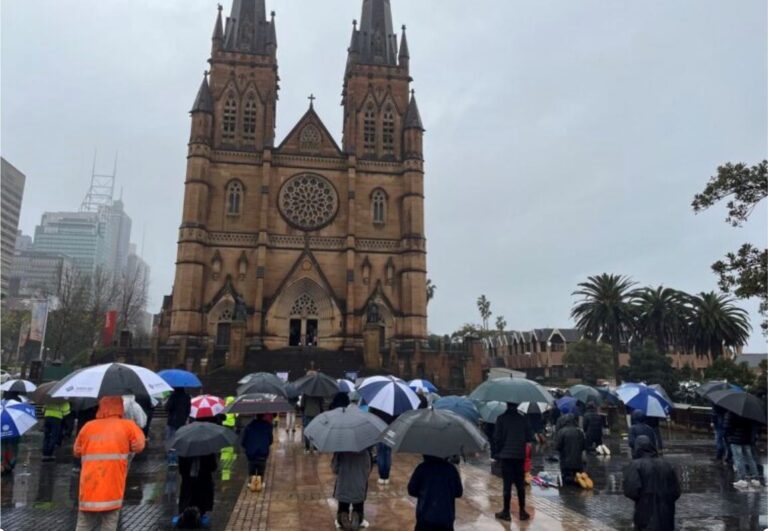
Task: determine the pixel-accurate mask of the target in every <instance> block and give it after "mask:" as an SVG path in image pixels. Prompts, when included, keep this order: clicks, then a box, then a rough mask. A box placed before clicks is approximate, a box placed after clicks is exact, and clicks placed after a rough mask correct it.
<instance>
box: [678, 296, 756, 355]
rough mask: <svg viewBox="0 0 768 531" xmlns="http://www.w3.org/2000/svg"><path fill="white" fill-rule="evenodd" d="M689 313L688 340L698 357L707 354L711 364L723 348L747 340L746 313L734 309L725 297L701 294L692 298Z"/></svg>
mask: <svg viewBox="0 0 768 531" xmlns="http://www.w3.org/2000/svg"><path fill="white" fill-rule="evenodd" d="M691 310H692V315H691V320H690V322H689V331H690V336H689V337H690V341H691V346H692V347H693V349H694V351H695V352H696V354H697V355H699V356H707V355H709V356H711V357H712V361H714V360H716V359H717V358H719V357H720V356H722V355H723V349H724V348H725V347H730V348H734V347H741V346H743V345H744V344H746V342H747V340H748V339H749V333H750V331H751V330H752V327H751V326H750V324H749V317H748V316H747V312H746V311H745V310H743V309H742V308H739V307H737V306H734V304H733V299H732V298H731V297H729V296H728V295H724V294H717V293H715V292H714V291H710V292H709V293H703V292H702V293H700V294H699V295H696V296H693V297H691Z"/></svg>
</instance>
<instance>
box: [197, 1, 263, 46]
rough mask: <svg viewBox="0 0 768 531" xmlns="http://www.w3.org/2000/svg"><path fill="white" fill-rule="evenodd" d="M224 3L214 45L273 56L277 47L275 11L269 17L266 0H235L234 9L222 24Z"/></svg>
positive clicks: (214, 33) (214, 32) (214, 28)
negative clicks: (269, 17) (268, 17)
mask: <svg viewBox="0 0 768 531" xmlns="http://www.w3.org/2000/svg"><path fill="white" fill-rule="evenodd" d="M221 10H222V7H221V4H219V14H218V16H217V17H216V24H215V25H214V27H213V37H212V38H213V42H214V48H216V47H218V48H219V49H221V50H223V51H225V52H238V53H247V54H256V55H271V54H273V53H274V52H275V49H276V48H277V31H276V29H275V13H274V11H273V12H272V13H271V15H272V16H271V19H270V20H267V10H266V6H265V5H264V0H232V12H231V13H230V16H228V17H227V21H226V23H222V19H221Z"/></svg>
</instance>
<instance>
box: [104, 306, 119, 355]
mask: <svg viewBox="0 0 768 531" xmlns="http://www.w3.org/2000/svg"><path fill="white" fill-rule="evenodd" d="M115 330H117V311H116V310H109V311H108V312H107V315H106V318H105V319H104V328H103V329H102V330H101V346H103V347H109V346H111V345H112V341H113V340H114V338H115Z"/></svg>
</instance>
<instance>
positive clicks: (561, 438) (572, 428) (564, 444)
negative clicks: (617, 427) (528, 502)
mask: <svg viewBox="0 0 768 531" xmlns="http://www.w3.org/2000/svg"><path fill="white" fill-rule="evenodd" d="M561 418H562V419H563V423H564V426H563V427H562V428H560V430H559V431H558V432H557V435H555V449H556V450H557V451H558V452H559V453H560V475H562V476H563V484H564V485H576V484H577V483H576V479H575V478H576V474H577V473H579V472H582V471H583V470H584V462H583V460H582V454H583V453H584V449H585V440H584V432H583V431H581V429H580V428H579V427H578V426H577V425H576V417H575V416H573V415H571V414H570V413H568V414H567V415H563V416H562V417H561Z"/></svg>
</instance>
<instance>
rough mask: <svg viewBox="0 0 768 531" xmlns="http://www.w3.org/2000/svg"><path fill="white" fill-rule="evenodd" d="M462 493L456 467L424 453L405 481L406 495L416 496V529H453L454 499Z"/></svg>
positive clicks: (454, 517) (451, 530) (435, 530)
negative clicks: (421, 459)
mask: <svg viewBox="0 0 768 531" xmlns="http://www.w3.org/2000/svg"><path fill="white" fill-rule="evenodd" d="M463 493H464V489H463V487H462V486H461V476H459V471H458V470H456V467H455V466H454V465H452V464H451V463H449V462H448V461H446V460H445V459H442V458H440V457H435V456H432V455H425V456H424V461H423V462H422V463H420V464H419V466H417V467H416V470H414V471H413V475H411V480H410V481H409V482H408V495H410V496H413V497H414V498H417V499H418V502H417V503H416V528H415V531H453V521H454V520H455V519H456V498H461V496H462V494H463Z"/></svg>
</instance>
